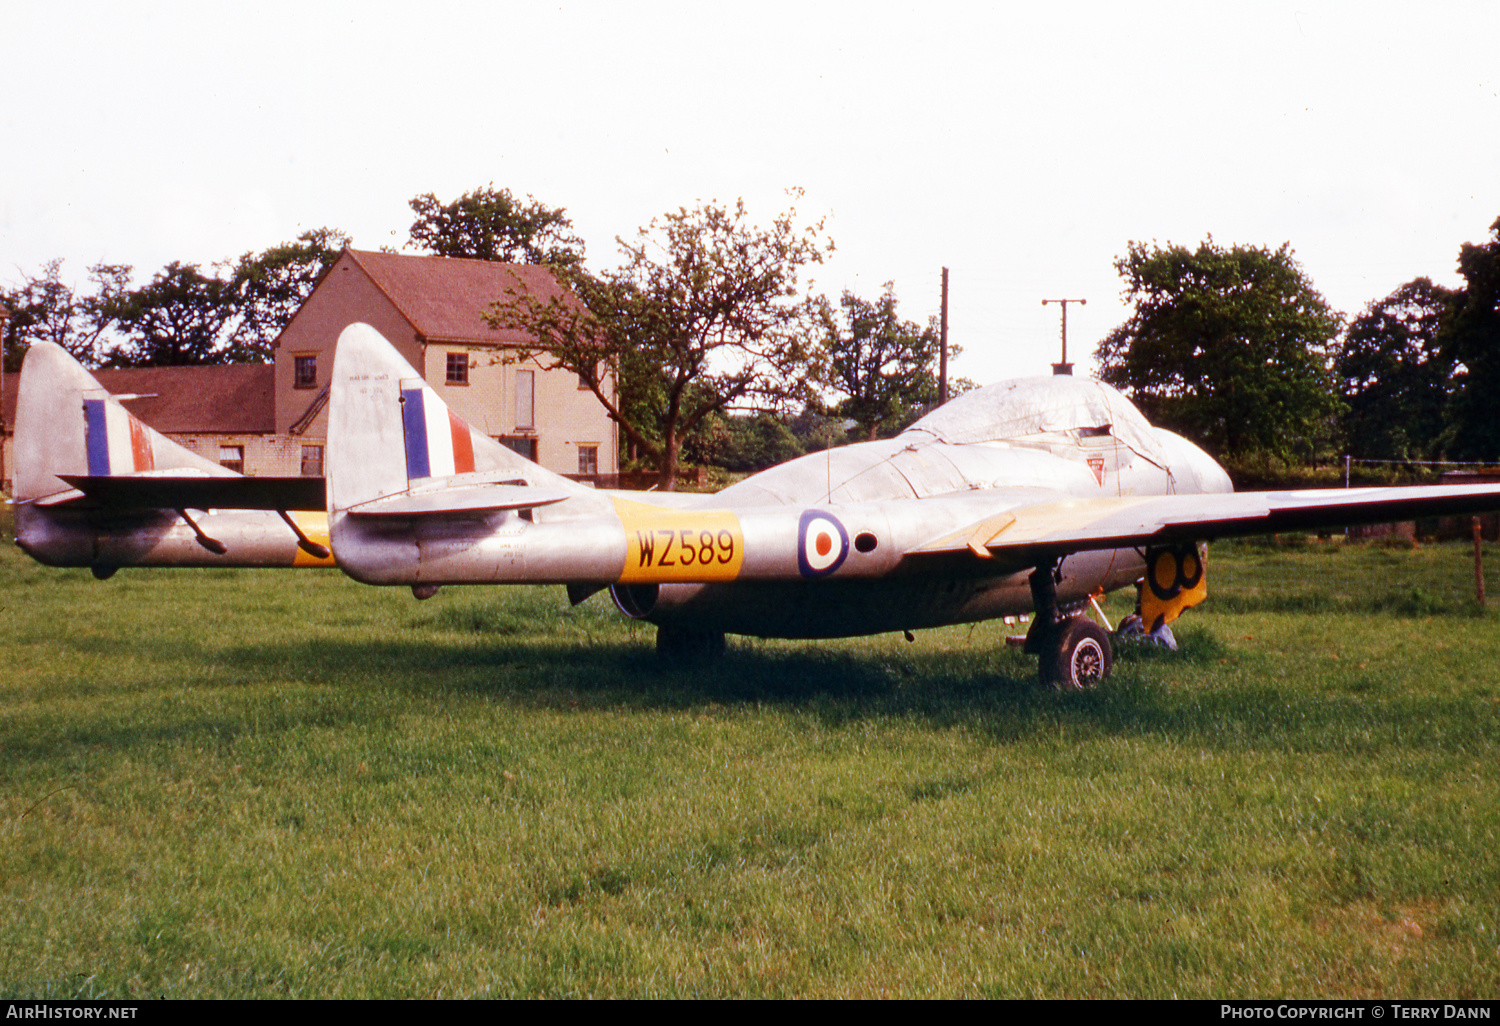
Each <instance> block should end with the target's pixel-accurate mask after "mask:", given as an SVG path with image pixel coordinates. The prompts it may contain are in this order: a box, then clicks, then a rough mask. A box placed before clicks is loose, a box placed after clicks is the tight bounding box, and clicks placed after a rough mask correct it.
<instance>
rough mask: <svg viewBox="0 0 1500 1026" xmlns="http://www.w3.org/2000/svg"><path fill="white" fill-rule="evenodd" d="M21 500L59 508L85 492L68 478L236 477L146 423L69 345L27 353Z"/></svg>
mask: <svg viewBox="0 0 1500 1026" xmlns="http://www.w3.org/2000/svg"><path fill="white" fill-rule="evenodd" d="M15 451H16V491H15V498H16V502H17V503H18V504H19V503H23V502H25V503H39V504H42V505H49V504H54V503H56V502H59V501H63V500H64V499H66V498H68V497H69V496H76V495H77V494H78V493H77V492H76V491H75V490H74V488H73V486H72V485H71V484H70V483H69V482H67V481H65V480H63V478H64V477H65V476H66V477H111V476H123V475H127V474H138V473H143V472H155V473H161V472H164V471H174V470H176V471H183V472H186V473H188V474H197V475H206V476H230V477H232V476H234V474H233V472H232V471H229V470H225V469H224V468H223V467H221V466H219V465H218V464H217V463H213V462H211V461H209V460H207V459H204V458H203V457H202V456H199V455H198V454H197V453H194V452H191V451H189V450H187V449H184V448H183V447H182V446H180V445H178V444H177V443H176V442H173V441H172V440H171V439H169V438H167V437H166V436H164V435H162V434H161V433H160V432H158V431H156V430H154V429H152V428H150V427H147V426H146V425H145V424H142V423H141V422H140V421H139V420H137V419H136V418H135V417H134V416H132V415H131V413H130V411H129V410H127V409H126V408H125V407H124V405H123V404H121V403H120V401H119V400H118V399H116V398H115V397H114V396H112V395H110V394H109V391H108V390H107V389H105V387H104V386H103V385H101V384H99V382H98V380H97V379H96V378H95V377H94V376H93V375H92V374H90V373H89V372H88V371H87V370H85V369H84V368H83V366H82V365H81V364H80V363H79V362H78V361H77V360H75V359H73V357H72V356H70V355H68V352H67V350H65V349H63V348H62V347H61V346H57V345H53V344H52V343H50V342H39V343H37V344H35V345H33V346H32V347H31V348H30V349H29V350H27V353H26V362H25V363H24V364H23V365H22V367H21V388H20V392H19V394H18V396H17V399H16V434H15Z"/></svg>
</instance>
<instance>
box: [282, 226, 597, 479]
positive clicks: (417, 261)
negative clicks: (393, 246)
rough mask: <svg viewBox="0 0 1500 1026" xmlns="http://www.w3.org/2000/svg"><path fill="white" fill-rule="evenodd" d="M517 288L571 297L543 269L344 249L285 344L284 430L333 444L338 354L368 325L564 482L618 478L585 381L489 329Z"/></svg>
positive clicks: (492, 430)
mask: <svg viewBox="0 0 1500 1026" xmlns="http://www.w3.org/2000/svg"><path fill="white" fill-rule="evenodd" d="M507 290H516V291H518V292H521V291H524V292H526V293H528V294H530V295H532V296H535V297H537V298H539V299H542V300H544V301H545V300H546V299H548V298H550V297H552V296H562V295H564V292H563V290H562V288H561V286H559V285H558V283H557V281H556V279H555V278H553V276H552V274H551V273H550V272H549V271H548V270H547V269H546V268H545V267H540V266H537V265H533V264H500V263H494V262H492V261H487V260H462V259H454V258H449V257H429V256H403V255H399V254H395V253H372V252H368V251H362V250H353V249H346V250H344V252H343V253H342V254H341V255H340V256H339V258H338V260H337V261H335V263H334V265H333V267H331V268H329V270H328V273H327V274H326V275H324V277H323V280H322V281H320V282H319V283H318V286H317V288H315V289H314V290H313V292H312V294H311V295H309V296H308V297H307V300H306V301H305V302H304V303H303V304H302V306H301V307H300V308H299V309H298V311H297V313H296V314H295V315H293V317H292V319H291V321H290V322H289V323H288V324H287V326H286V328H285V329H284V330H283V331H282V333H281V335H280V336H279V337H278V338H277V340H276V343H275V347H276V369H275V374H276V378H275V394H276V414H275V424H276V432H277V433H278V434H281V435H285V436H287V437H288V438H292V439H297V440H298V441H299V444H300V445H302V446H304V447H316V446H321V445H322V444H323V440H324V439H326V438H327V437H328V427H327V425H328V410H327V401H328V391H327V389H328V375H329V373H330V372H331V371H332V369H333V353H334V344H335V342H337V340H338V336H339V332H341V331H343V330H344V328H345V327H346V326H347V325H349V324H351V323H353V322H356V321H364V322H365V323H366V324H370V325H372V326H373V327H374V328H375V329H376V330H377V331H379V332H380V333H381V334H382V335H384V336H385V337H386V338H387V339H389V340H390V342H391V344H392V345H394V346H395V347H396V348H397V350H399V351H400V353H401V355H402V356H404V357H405V358H406V360H407V361H408V362H409V363H410V364H411V365H412V366H413V367H416V368H417V369H418V370H420V371H421V372H422V375H423V377H425V378H426V380H427V383H428V384H429V385H431V386H432V388H433V389H434V390H435V391H436V392H437V393H438V395H439V396H441V397H442V398H443V401H444V402H446V403H447V404H448V405H449V407H450V408H451V409H452V410H453V412H455V413H457V414H458V415H459V416H460V417H462V418H464V419H465V420H467V421H468V422H469V423H470V424H472V425H474V426H475V427H476V428H478V429H479V430H481V431H483V432H484V433H485V434H487V435H490V436H491V437H492V438H495V439H498V440H499V441H501V442H502V443H504V444H505V445H508V446H510V447H511V448H513V449H515V450H516V451H517V452H519V453H521V455H523V456H525V457H527V458H528V459H532V460H535V461H536V462H538V463H540V464H541V465H542V466H544V467H546V468H547V469H549V470H552V471H555V472H557V473H559V474H568V475H570V476H575V477H576V476H588V477H595V476H602V475H613V474H616V473H618V471H619V462H620V456H619V432H618V431H617V430H616V428H615V426H614V423H613V422H612V421H611V420H610V419H609V416H608V415H607V414H606V413H605V412H604V407H603V406H602V405H600V403H599V401H598V400H597V399H596V398H595V397H594V394H593V393H592V392H591V391H589V390H588V388H587V387H580V385H579V381H578V376H577V375H576V374H570V373H568V372H566V371H549V370H546V369H545V368H544V367H543V365H542V363H541V362H540V361H538V360H537V359H535V358H532V357H527V358H523V350H524V347H525V346H527V345H530V344H531V343H532V342H533V339H532V338H531V337H530V336H528V335H526V334H524V333H522V332H520V331H516V330H514V329H508V328H500V329H497V328H491V327H490V326H489V325H487V324H485V323H484V320H483V319H482V316H481V315H482V314H483V313H484V311H485V310H487V309H488V308H489V305H490V304H491V303H493V302H494V301H495V300H497V299H502V298H504V297H505V295H506V293H507ZM608 384H609V383H608V382H606V385H608Z"/></svg>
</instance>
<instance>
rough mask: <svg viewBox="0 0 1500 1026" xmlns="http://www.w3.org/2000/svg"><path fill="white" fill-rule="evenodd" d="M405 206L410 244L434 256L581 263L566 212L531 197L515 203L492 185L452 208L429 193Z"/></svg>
mask: <svg viewBox="0 0 1500 1026" xmlns="http://www.w3.org/2000/svg"><path fill="white" fill-rule="evenodd" d="M409 206H410V207H411V209H412V213H414V214H416V215H417V219H416V221H414V222H412V226H411V242H410V245H412V246H416V247H420V248H425V249H426V250H428V251H429V252H431V253H434V254H436V255H437V256H445V257H469V258H471V259H474V260H497V261H500V262H501V263H508V264H516V263H520V264H555V265H570V266H571V265H574V264H579V263H582V262H583V240H582V239H580V238H579V237H578V236H577V235H574V234H573V222H572V221H571V220H569V218H568V216H567V211H566V210H564V209H562V208H558V209H553V208H551V207H548V206H544V205H543V204H541V203H539V202H537V200H536V199H535V198H533V197H532V196H529V195H528V196H527V197H526V199H525V200H524V201H523V200H518V199H516V197H515V196H513V195H511V192H510V190H509V189H499V190H497V189H496V188H495V186H494V184H493V183H491V184H490V185H487V186H485V187H484V188H483V189H475V190H474V191H473V192H466V193H464V194H463V195H462V196H460V197H459V198H458V199H456V200H454V201H453V202H452V203H442V202H440V201H439V200H438V198H437V197H436V196H434V195H433V194H432V193H430V192H429V193H426V194H424V195H421V196H417V197H415V198H414V199H412V200H411V202H410V204H409Z"/></svg>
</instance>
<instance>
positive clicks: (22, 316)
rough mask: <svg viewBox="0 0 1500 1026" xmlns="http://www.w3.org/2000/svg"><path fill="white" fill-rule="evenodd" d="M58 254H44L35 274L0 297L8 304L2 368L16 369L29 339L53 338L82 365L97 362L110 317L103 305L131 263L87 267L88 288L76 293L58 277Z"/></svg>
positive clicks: (125, 281) (126, 279)
mask: <svg viewBox="0 0 1500 1026" xmlns="http://www.w3.org/2000/svg"><path fill="white" fill-rule="evenodd" d="M62 264H63V262H62V261H61V260H49V261H48V262H47V263H46V264H45V265H43V268H42V273H41V274H39V275H28V276H26V278H25V280H24V281H23V282H22V284H21V286H20V287H19V288H16V289H13V290H10V291H8V292H6V293H5V294H4V296H3V297H0V301H3V302H4V303H5V305H6V306H7V307H8V308H9V309H10V311H11V316H10V323H9V325H8V326H7V329H6V338H5V369H6V371H7V372H15V371H17V370H19V369H20V366H21V360H22V358H23V357H24V356H25V354H26V350H27V349H29V348H30V347H31V346H32V344H33V343H36V342H54V343H56V344H57V345H60V346H62V347H63V348H64V349H66V350H67V351H68V352H69V353H71V354H72V355H73V356H74V357H75V358H76V359H77V360H78V361H79V362H80V363H83V364H85V365H86V366H90V367H92V366H97V364H98V362H99V358H100V347H101V343H102V338H103V336H104V333H105V332H106V331H107V330H108V329H109V326H110V318H109V316H108V315H107V314H106V313H105V305H106V303H107V301H108V300H109V299H110V297H112V296H115V295H117V294H118V293H120V292H121V291H123V289H124V288H125V286H126V285H127V284H128V283H129V281H130V268H129V267H126V266H122V265H115V264H96V265H94V266H93V267H91V268H89V281H90V282H91V283H92V285H93V288H92V290H91V291H90V292H88V293H85V294H83V295H79V294H78V293H76V292H74V290H73V288H72V286H70V285H69V284H68V283H67V282H65V281H63V280H62Z"/></svg>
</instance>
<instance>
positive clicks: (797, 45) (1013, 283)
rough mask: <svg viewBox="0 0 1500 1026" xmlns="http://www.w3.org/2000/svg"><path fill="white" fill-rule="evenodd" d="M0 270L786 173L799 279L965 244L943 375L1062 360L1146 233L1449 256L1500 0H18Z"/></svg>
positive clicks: (922, 276)
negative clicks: (354, 0) (824, 240)
mask: <svg viewBox="0 0 1500 1026" xmlns="http://www.w3.org/2000/svg"><path fill="white" fill-rule="evenodd" d="M4 25H5V32H4V36H5V45H4V47H3V48H0V114H3V116H0V126H3V130H4V139H5V145H4V148H3V152H4V154H5V158H4V160H3V162H0V183H3V185H0V280H3V281H5V282H6V283H8V284H15V283H16V282H17V281H18V280H19V279H20V276H21V275H22V274H23V273H28V272H35V271H37V270H39V269H40V267H41V265H42V263H43V262H44V261H46V260H49V259H52V258H58V257H61V258H63V259H64V260H65V261H66V263H65V265H64V272H65V276H67V277H70V278H73V279H75V280H81V279H82V278H83V275H84V273H85V270H86V268H87V267H88V266H89V265H90V264H93V263H95V262H97V261H100V260H106V261H110V262H116V263H129V264H132V265H134V267H135V268H136V275H137V280H138V281H144V280H146V279H148V278H149V277H150V276H151V274H153V273H154V272H155V271H156V270H158V269H159V268H160V267H161V266H162V265H163V264H165V263H167V262H168V261H171V260H183V261H188V262H195V263H200V264H203V265H209V264H212V263H214V262H215V261H220V260H225V259H228V258H233V257H236V256H238V255H239V254H241V253H244V252H247V251H251V250H260V249H264V248H266V247H268V246H271V245H274V244H276V243H278V242H282V241H285V240H290V239H292V238H295V237H296V235H297V234H298V233H299V232H301V231H304V230H306V229H308V228H313V227H318V226H322V225H327V226H330V227H336V228H342V229H343V230H345V231H346V232H349V233H350V234H351V235H353V237H354V243H355V246H356V247H358V248H365V249H377V248H379V247H381V246H383V245H394V246H398V247H399V246H402V245H404V243H405V242H406V238H407V229H408V228H409V227H410V224H411V220H412V216H411V212H410V210H409V209H408V207H407V205H406V204H407V201H408V200H409V199H410V198H411V197H412V196H415V195H417V194H419V193H426V192H432V193H435V194H436V195H437V196H438V197H439V198H440V199H442V200H444V201H447V200H451V199H454V198H456V197H457V196H458V195H459V194H460V193H462V192H465V191H468V190H470V189H474V188H476V187H480V186H483V185H485V184H487V183H490V182H493V183H494V184H495V186H497V187H506V188H509V189H511V190H512V191H513V192H516V193H517V194H525V193H530V194H532V195H534V196H536V198H537V199H539V200H541V201H543V202H544V203H547V204H548V205H551V206H561V207H565V208H567V211H568V213H569V215H570V216H571V217H572V218H573V221H574V224H575V226H576V228H577V230H578V232H579V233H580V234H581V235H582V236H583V237H584V238H585V239H586V241H587V243H588V247H589V256H590V261H591V263H593V264H595V265H597V266H604V265H608V264H611V263H613V262H614V260H615V256H616V248H615V243H614V238H615V236H616V235H629V234H631V233H633V232H634V230H635V228H636V227H637V226H639V225H641V224H644V223H645V222H647V221H649V220H650V219H651V218H652V217H653V216H656V215H658V214H660V213H662V212H664V211H667V210H670V209H675V208H676V207H678V206H683V205H689V206H690V205H692V204H693V203H694V202H695V201H697V200H700V199H702V200H708V199H719V200H723V201H733V200H734V199H735V198H736V197H740V196H743V197H744V198H745V200H746V201H747V203H748V204H749V206H750V208H751V211H752V213H754V214H756V215H757V217H758V218H759V219H761V220H769V219H770V217H771V216H772V215H774V214H775V213H776V212H777V211H779V210H780V209H782V208H783V207H784V206H785V204H786V198H785V196H784V192H783V190H785V189H786V188H787V187H789V186H800V187H802V188H803V189H805V190H806V195H805V196H804V198H803V199H802V200H801V201H800V203H799V204H798V209H799V211H800V212H802V213H804V214H805V215H807V216H808V217H809V218H818V217H826V219H827V230H828V233H829V234H830V235H831V236H832V237H833V238H834V240H835V241H836V242H837V245H838V253H837V255H836V257H835V258H834V260H833V261H832V262H831V263H830V264H828V265H826V266H825V267H823V268H821V269H820V270H819V273H818V282H819V284H820V286H821V287H822V288H823V289H825V290H826V291H827V292H828V293H829V294H830V295H833V296H836V295H837V294H838V292H839V291H840V290H842V289H845V288H848V289H853V290H855V291H857V292H859V293H861V294H863V295H866V296H874V295H876V294H877V293H878V292H879V291H880V287H881V284H882V283H883V282H885V281H887V280H890V281H894V282H895V285H896V291H897V295H898V297H899V299H900V301H901V309H902V313H903V315H904V316H907V317H909V318H911V319H914V320H922V319H925V318H926V317H927V316H928V315H929V314H932V313H935V312H936V311H937V307H938V295H939V283H940V274H941V268H942V267H943V266H944V265H946V266H948V267H949V268H951V300H950V323H951V325H952V328H951V337H952V339H953V341H955V342H956V343H958V344H959V345H961V346H963V347H964V350H965V352H964V354H963V356H962V357H961V358H960V359H959V360H958V361H957V363H956V364H955V368H954V370H955V373H957V374H961V375H965V376H968V377H971V378H974V379H976V380H979V381H981V382H984V381H990V380H995V379H998V378H1003V377H1011V376H1015V375H1019V374H1035V373H1045V372H1046V371H1047V365H1048V364H1049V363H1050V362H1051V361H1053V360H1055V359H1057V352H1056V351H1057V345H1058V315H1057V307H1055V306H1049V307H1046V308H1045V309H1044V308H1043V307H1042V306H1041V300H1042V299H1044V298H1058V297H1068V298H1074V297H1081V298H1086V299H1087V300H1088V306H1087V307H1085V308H1082V309H1078V308H1071V307H1070V309H1069V315H1068V329H1069V331H1068V333H1069V343H1070V355H1071V356H1073V357H1074V358H1075V359H1076V360H1077V361H1078V362H1079V363H1080V364H1081V365H1082V366H1081V370H1087V369H1088V368H1089V367H1090V366H1091V356H1092V351H1093V347H1094V345H1095V343H1097V341H1098V340H1099V339H1100V338H1101V337H1103V335H1105V334H1106V333H1107V332H1108V331H1109V330H1110V329H1111V328H1113V327H1114V326H1115V325H1116V324H1118V323H1120V322H1121V321H1122V320H1124V319H1125V318H1126V316H1128V312H1127V310H1126V308H1125V307H1124V306H1123V305H1122V304H1121V302H1120V279H1119V277H1118V275H1117V274H1116V272H1115V270H1114V267H1113V261H1114V259H1115V258H1116V257H1117V256H1119V255H1120V254H1121V253H1123V252H1124V251H1125V249H1126V246H1127V244H1128V243H1129V242H1130V241H1131V240H1142V241H1150V240H1157V241H1159V242H1161V243H1166V242H1173V243H1181V244H1185V245H1194V244H1196V243H1198V242H1200V241H1201V240H1202V239H1203V238H1204V237H1205V236H1206V235H1208V234H1210V233H1211V234H1212V235H1213V237H1214V239H1215V240H1217V241H1218V242H1219V243H1222V244H1226V245H1227V244H1234V243H1246V244H1253V245H1265V246H1269V247H1272V248H1274V247H1276V246H1279V245H1280V244H1281V243H1283V242H1290V243H1291V245H1292V247H1293V249H1294V250H1295V251H1296V255H1297V258H1298V260H1299V261H1300V262H1301V264H1302V266H1303V268H1304V269H1305V271H1306V272H1307V273H1308V275H1309V276H1310V277H1311V279H1312V281H1313V283H1314V285H1315V286H1316V287H1317V288H1318V289H1319V290H1320V291H1322V292H1323V294H1324V295H1325V297H1327V299H1328V300H1329V302H1330V303H1331V304H1332V305H1333V306H1334V307H1335V308H1336V309H1339V310H1341V311H1343V312H1345V313H1346V314H1353V313H1357V312H1358V311H1359V310H1360V309H1361V308H1362V307H1363V306H1364V305H1365V304H1366V303H1368V302H1370V301H1371V300H1373V299H1378V298H1380V297H1382V296H1384V295H1386V294H1388V293H1389V292H1391V291H1393V290H1394V289H1395V288H1396V287H1397V286H1399V285H1401V284H1402V283H1403V282H1406V281H1408V280H1410V279H1411V278H1413V277H1416V276H1418V275H1428V276H1431V277H1433V278H1434V279H1436V280H1438V281H1441V282H1445V283H1448V284H1454V283H1456V281H1457V279H1456V276H1455V274H1454V267H1455V259H1456V257H1457V254H1458V249H1459V246H1460V244H1462V243H1463V242H1465V241H1476V242H1477V241H1481V240H1482V239H1484V238H1485V237H1486V236H1487V234H1488V228H1489V226H1490V224H1491V223H1492V222H1494V221H1495V219H1496V218H1497V217H1500V59H1497V57H1496V50H1495V46H1496V40H1497V39H1500V4H1497V3H1494V2H1482V3H1481V2H1475V3H1427V4H1423V5H1420V6H1419V5H1416V4H1412V3H1409V2H1408V3H1371V2H1362V3H1317V2H1310V0H1308V2H1302V3H1279V2H1271V3H1267V2H1257V3H1241V4H1234V5H1228V4H1206V3H1203V2H1202V0H1196V2H1193V3H1183V4H1168V3H1140V4H1117V3H1107V4H1106V3H1057V2H1052V3H1048V4H1045V5H1043V4H1036V3H1027V4H1011V3H999V4H984V3H976V2H972V0H970V2H964V3H957V4H934V3H930V2H929V3H924V4H921V5H905V4H900V5H898V4H889V3H885V4H882V3H868V2H867V3H861V4H854V3H818V2H816V0H803V2H797V3H773V2H765V0H761V2H758V3H756V4H753V5H750V4H736V5H733V6H732V7H731V6H729V5H724V6H722V7H720V6H718V5H714V4H709V3H701V2H700V3H681V4H674V3H659V2H642V3H634V4H621V3H598V4H589V3H561V4H558V3H553V4H543V3H538V2H528V3H515V4H506V3H468V4H465V3H445V2H431V0H429V2H426V3H424V4H420V5H418V4H413V3H404V4H393V3H382V2H370V0H366V2H364V3H361V4H358V5H355V4H350V3H347V2H341V3H336V4H335V3H326V4H325V3H319V2H317V0H297V2H287V3H283V2H266V3H261V2H254V0H246V2H241V3H238V4H235V5H229V4H206V3H201V2H193V3H182V4H175V3H151V4H129V3H119V2H110V3H69V2H66V0H53V2H50V3H48V4H39V3H29V2H27V3H14V2H6V3H5V4H4Z"/></svg>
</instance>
